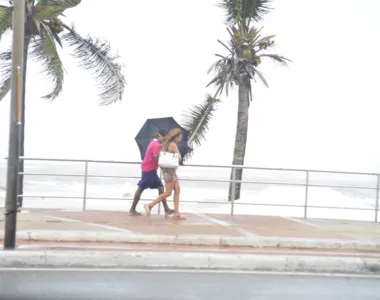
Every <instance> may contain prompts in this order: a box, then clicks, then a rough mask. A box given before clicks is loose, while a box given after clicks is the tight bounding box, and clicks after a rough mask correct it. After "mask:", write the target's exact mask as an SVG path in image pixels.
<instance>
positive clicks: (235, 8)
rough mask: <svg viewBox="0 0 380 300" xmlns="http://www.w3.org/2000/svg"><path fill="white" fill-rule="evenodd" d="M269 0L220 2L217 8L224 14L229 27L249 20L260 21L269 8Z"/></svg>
mask: <svg viewBox="0 0 380 300" xmlns="http://www.w3.org/2000/svg"><path fill="white" fill-rule="evenodd" d="M271 2H272V1H271V0H222V1H221V2H220V3H219V6H220V7H221V8H223V9H224V10H225V12H226V23H227V24H229V25H231V24H235V23H239V22H245V21H248V24H249V22H250V21H251V20H254V21H256V22H258V21H260V20H262V18H263V17H264V15H265V14H267V13H268V12H269V11H270V10H271V8H270V6H269V4H270V3H271Z"/></svg>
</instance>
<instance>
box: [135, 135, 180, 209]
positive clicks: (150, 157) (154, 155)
mask: <svg viewBox="0 0 380 300" xmlns="http://www.w3.org/2000/svg"><path fill="white" fill-rule="evenodd" d="M166 135H167V132H166V131H165V130H160V131H159V132H158V133H156V134H155V136H154V138H153V140H152V141H151V142H150V143H149V145H148V148H147V150H146V152H145V156H144V159H143V161H142V163H141V170H142V175H141V180H140V181H139V183H138V184H137V185H138V188H137V190H136V192H135V195H134V198H133V203H132V206H131V208H130V210H129V214H130V215H132V216H137V215H141V214H140V213H139V212H137V211H136V206H137V204H138V203H139V201H140V198H141V195H142V193H143V192H144V190H146V189H147V188H149V189H158V192H159V195H162V194H164V186H163V184H162V182H161V179H160V177H159V176H158V175H157V169H158V158H159V155H160V152H161V143H160V140H161V139H163V138H164V137H165V136H166ZM162 204H163V206H164V209H165V215H171V214H172V213H173V212H174V211H173V210H172V209H170V208H169V206H168V203H167V201H166V197H165V198H163V200H162Z"/></svg>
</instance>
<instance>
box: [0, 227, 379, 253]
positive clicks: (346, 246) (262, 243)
mask: <svg viewBox="0 0 380 300" xmlns="http://www.w3.org/2000/svg"><path fill="white" fill-rule="evenodd" d="M3 236H4V234H3V232H0V240H2V239H3ZM17 239H18V240H22V241H45V242H95V243H133V244H165V245H194V246H232V247H255V248H265V247H271V248H273V247H274V248H296V249H325V250H329V249H341V250H371V251H379V252H380V243H375V242H370V241H357V240H356V241H352V240H347V241H343V240H328V239H307V238H276V237H270V238H269V237H259V238H257V237H254V238H250V237H219V236H215V235H178V236H176V235H149V234H128V233H124V232H104V231H68V230H67V231H63V230H62V231H49V230H40V231H38V230H30V231H20V232H17Z"/></svg>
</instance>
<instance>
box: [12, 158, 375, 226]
mask: <svg viewBox="0 0 380 300" xmlns="http://www.w3.org/2000/svg"><path fill="white" fill-rule="evenodd" d="M20 159H22V160H24V161H44V162H67V163H83V164H84V166H83V174H62V173H26V172H23V173H21V172H19V175H21V174H22V175H24V176H25V175H32V176H57V177H59V176H63V177H79V178H83V179H84V186H83V195H82V196H66V195H62V196H53V195H18V197H19V198H51V199H82V200H83V205H82V209H83V210H86V208H87V200H89V199H93V200H131V199H126V198H125V197H123V198H115V197H113V198H112V197H92V196H89V195H88V193H87V187H88V179H89V178H109V179H110V178H117V179H136V180H137V179H140V177H136V176H112V175H94V174H89V164H102V163H103V164H124V165H140V162H128V161H107V160H79V159H49V158H28V157H20ZM187 166H188V167H195V168H214V169H230V170H232V173H231V180H220V179H201V178H199V179H182V178H181V181H196V182H218V183H223V182H224V183H232V188H231V194H232V195H233V197H232V199H231V201H230V202H229V203H230V205H231V210H230V214H231V215H234V207H235V199H234V195H235V190H236V184H237V183H241V184H262V185H288V186H302V187H304V188H305V196H304V197H305V198H304V204H303V205H294V204H269V203H241V202H239V203H238V204H239V205H255V206H277V207H298V208H303V210H304V212H303V217H304V218H305V219H307V218H308V209H310V208H324V209H343V210H361V211H373V212H374V222H378V213H379V197H380V194H379V191H380V174H376V173H360V172H345V171H323V170H304V169H279V168H261V167H248V166H236V165H199V164H189V165H187ZM237 169H244V170H260V171H282V172H298V173H303V174H305V181H304V183H287V182H264V181H243V180H237V179H236V170H237ZM312 173H315V174H318V173H319V174H341V175H363V176H371V177H375V178H376V186H373V187H371V186H345V185H343V186H342V185H326V184H311V183H310V174H312ZM161 176H162V174H161ZM310 187H328V188H342V189H363V190H373V191H375V192H376V199H375V207H374V208H358V207H334V206H316V205H309V203H308V200H309V188H310ZM141 200H142V201H144V200H145V201H146V199H141ZM182 202H186V203H213V204H226V202H225V201H224V202H220V201H182ZM158 212H160V206H158Z"/></svg>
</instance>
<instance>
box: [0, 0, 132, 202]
mask: <svg viewBox="0 0 380 300" xmlns="http://www.w3.org/2000/svg"><path fill="white" fill-rule="evenodd" d="M25 1H26V17H25V40H24V45H25V46H24V57H23V59H24V62H23V64H24V65H23V87H24V88H23V95H22V130H21V145H20V156H24V136H25V108H26V106H25V83H26V69H27V62H28V58H29V56H31V57H32V58H35V59H36V60H37V61H38V62H40V64H41V65H42V67H43V71H44V74H45V75H46V76H47V77H49V78H50V79H51V81H52V84H53V88H52V90H51V92H50V93H48V94H47V95H45V96H43V99H46V100H49V101H53V100H54V99H56V98H57V97H58V95H59V94H60V93H61V91H62V89H63V82H64V75H65V71H64V67H63V63H62V61H61V59H60V56H59V54H58V51H57V48H58V47H63V46H64V45H65V46H67V47H69V48H71V50H72V54H73V56H74V57H75V58H76V59H77V60H78V63H79V65H80V66H81V67H83V68H84V69H86V70H89V71H91V73H92V74H93V75H94V77H95V79H96V81H97V83H98V87H99V89H100V94H99V97H100V104H101V105H108V104H111V103H115V102H117V101H119V100H121V99H122V96H123V92H124V87H125V79H124V76H123V74H122V65H121V64H119V63H118V62H117V58H118V56H117V55H112V54H111V48H110V44H109V43H108V42H106V41H102V40H100V39H98V38H96V39H94V38H92V37H90V36H86V37H83V36H81V35H80V34H79V33H78V32H77V31H76V30H75V29H74V27H72V26H69V25H67V23H65V22H63V18H64V17H65V15H64V12H65V11H66V10H67V9H70V8H73V7H76V6H77V5H79V4H80V3H81V0H25ZM9 4H10V5H9V6H4V5H0V39H1V37H2V35H3V34H4V33H6V32H7V31H9V30H11V29H12V11H13V1H9ZM10 83H11V51H6V52H3V53H0V101H1V100H2V99H3V98H4V97H5V96H6V95H7V94H8V92H9V90H10ZM19 171H20V172H23V171H24V163H23V161H21V162H20V168H19ZM18 194H20V195H22V194H23V176H22V175H21V176H20V184H19V191H18Z"/></svg>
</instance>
